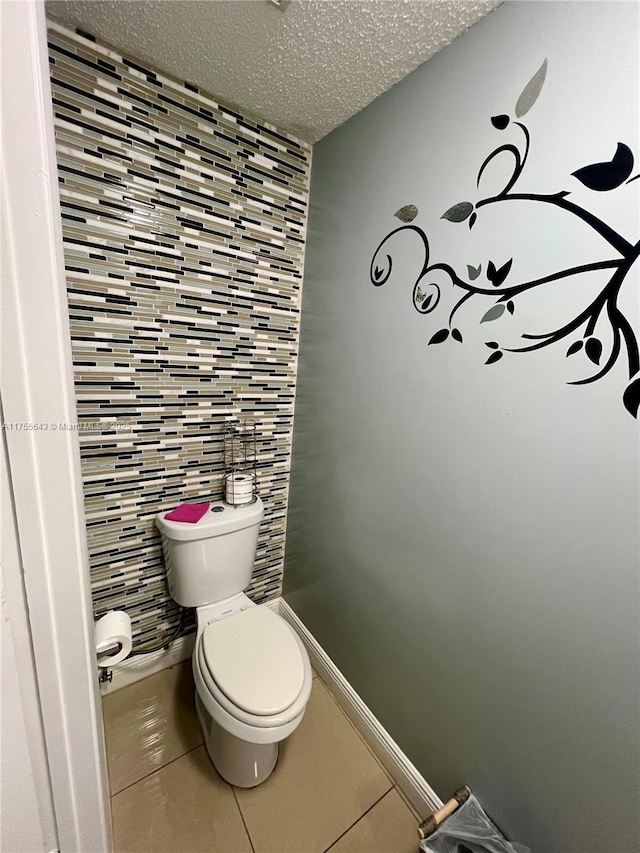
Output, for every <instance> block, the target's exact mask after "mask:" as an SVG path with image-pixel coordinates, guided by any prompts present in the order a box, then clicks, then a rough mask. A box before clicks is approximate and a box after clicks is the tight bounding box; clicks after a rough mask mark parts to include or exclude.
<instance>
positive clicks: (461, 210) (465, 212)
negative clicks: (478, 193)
mask: <svg viewBox="0 0 640 853" xmlns="http://www.w3.org/2000/svg"><path fill="white" fill-rule="evenodd" d="M472 213H473V205H472V204H471V202H470V201H460V202H458V204H454V205H453V207H450V208H449V210H447V212H446V213H443V214H442V216H441V217H440V219H448V220H449V222H464V220H465V219H467V217H469V216H471V214H472Z"/></svg>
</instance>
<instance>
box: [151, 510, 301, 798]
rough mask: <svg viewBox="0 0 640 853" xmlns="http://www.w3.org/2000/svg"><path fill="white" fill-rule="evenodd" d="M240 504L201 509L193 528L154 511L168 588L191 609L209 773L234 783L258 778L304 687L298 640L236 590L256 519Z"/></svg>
mask: <svg viewBox="0 0 640 853" xmlns="http://www.w3.org/2000/svg"><path fill="white" fill-rule="evenodd" d="M263 512H264V510H263V506H262V501H261V500H260V499H259V498H258V499H257V501H255V502H254V503H253V504H252V505H250V506H234V507H231V506H228V505H226V504H224V503H222V502H219V503H214V504H213V505H211V506H210V508H209V510H208V511H207V513H205V515H204V516H203V517H202V518H201V519H200V520H199V521H198V522H197V523H195V524H191V523H189V524H187V523H181V522H175V521H171V520H168V519H166V518H165V515H166V513H159V514H158V515H157V516H156V524H157V526H158V528H159V529H160V532H161V534H162V545H163V550H164V555H165V563H166V566H167V577H168V581H169V589H170V591H171V594H172V596H173V598H174V599H175V600H176V601H177V602H178V603H179V604H182V605H183V606H185V607H195V608H196V618H197V633H196V642H195V646H194V651H193V660H192V664H193V678H194V682H195V687H196V710H197V713H198V718H199V720H200V725H201V727H202V732H203V737H204V743H205V746H206V749H207V752H208V753H209V756H210V758H211V760H212V762H213V764H214V766H215V767H216V769H217V771H218V772H219V774H220V775H221V776H222V777H223V778H224V779H226V780H227V782H230V783H231V784H232V785H237V786H238V787H242V788H251V787H254V786H255V785H259V784H260V783H261V782H263V781H264V780H265V779H266V778H267V777H268V776H269V774H270V773H271V772H272V771H273V769H274V767H275V765H276V762H277V759H278V744H279V742H280V741H282V740H284V739H285V738H286V737H288V736H289V735H290V734H291V733H292V732H293V731H294V730H295V729H296V728H297V727H298V725H300V722H301V721H302V718H303V716H304V711H305V708H306V705H307V702H308V700H309V696H310V693H311V684H312V673H311V664H310V663H309V656H308V655H307V652H306V649H305V648H304V646H303V644H302V641H301V640H300V638H299V637H298V635H297V634H296V633H295V631H294V630H293V629H292V628H291V627H290V626H289V624H288V623H287V622H285V620H284V619H282V618H281V617H280V616H278V614H277V613H275V612H274V611H273V610H271V609H270V608H269V607H268V606H267V605H265V604H259V605H258V604H255V602H253V601H251V600H250V599H249V598H248V597H247V596H246V595H245V594H244V592H243V590H244V589H246V587H247V586H248V585H249V583H250V580H251V573H252V569H253V562H254V559H255V553H256V546H257V540H258V527H259V524H260V521H261V519H262V516H263Z"/></svg>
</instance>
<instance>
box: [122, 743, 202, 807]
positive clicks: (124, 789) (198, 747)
mask: <svg viewBox="0 0 640 853" xmlns="http://www.w3.org/2000/svg"><path fill="white" fill-rule="evenodd" d="M201 746H204V742H203V741H201V742H200V743H199V744H198V745H197V746H192V747H191V749H188V750H187V751H186V752H183V753H182V755H177V756H176V757H175V758H172V759H171V761H167V763H166V764H163V765H162V767H156V769H155V770H152V771H151V773H145V775H144V776H141V777H140V778H139V779H136V781H135V782H132V783H131V784H130V785H125V787H124V788H121V789H120V790H119V791H116V792H115V794H111V799H113V798H114V797H117V796H118V794H121V793H122V792H123V791H128V790H129V788H133V786H134V785H137V784H138V782H142V781H143V779H148V778H149V776H153V775H154V773H159V772H160V771H161V770H164V768H165V767H169V765H170V764H174V763H175V762H176V761H180V759H181V758H184V757H185V755H189V753H190V752H194V751H195V750H196V749H200V747H201Z"/></svg>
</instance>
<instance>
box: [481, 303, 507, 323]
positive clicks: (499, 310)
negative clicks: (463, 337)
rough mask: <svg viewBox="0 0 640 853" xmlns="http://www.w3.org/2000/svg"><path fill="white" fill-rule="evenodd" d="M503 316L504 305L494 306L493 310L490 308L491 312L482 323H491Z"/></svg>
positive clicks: (488, 312) (489, 311)
mask: <svg viewBox="0 0 640 853" xmlns="http://www.w3.org/2000/svg"><path fill="white" fill-rule="evenodd" d="M503 314H504V305H502V304H498V305H494V306H493V308H489V310H488V311H487V313H486V314H485V315H484V317H483V318H482V320H480V322H481V323H490V322H491V320H497V319H498V317H502V315H503Z"/></svg>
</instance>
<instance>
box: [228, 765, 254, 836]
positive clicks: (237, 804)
mask: <svg viewBox="0 0 640 853" xmlns="http://www.w3.org/2000/svg"><path fill="white" fill-rule="evenodd" d="M227 785H229V783H228V782H227ZM229 787H230V788H231V790H232V791H233V797H234V799H235V801H236V806H237V807H238V811H239V812H240V817H241V819H242V825H243V826H244V831H245V832H246V833H247V838H248V839H249V844H250V845H251V850H252V851H253V853H256V848H255V847H254V846H253V841H252V840H251V834H250V832H249V827H248V826H247V822H246V820H245V819H244V815H243V814H242V808H241V806H240V801H239V800H238V795H237V794H236V789H235V786H234V785H229Z"/></svg>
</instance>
